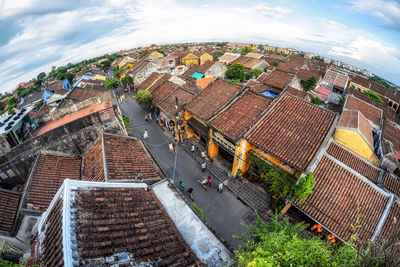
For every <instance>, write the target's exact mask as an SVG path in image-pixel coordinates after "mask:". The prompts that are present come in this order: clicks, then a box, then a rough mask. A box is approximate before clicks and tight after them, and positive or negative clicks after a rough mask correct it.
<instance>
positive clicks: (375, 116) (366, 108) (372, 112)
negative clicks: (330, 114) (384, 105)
mask: <svg viewBox="0 0 400 267" xmlns="http://www.w3.org/2000/svg"><path fill="white" fill-rule="evenodd" d="M344 109H348V110H359V111H360V112H361V113H362V114H363V115H364V116H365V117H366V118H367V119H368V120H370V121H371V122H372V123H374V124H375V125H376V126H379V125H380V121H381V117H382V110H381V109H379V108H377V107H374V106H372V105H370V104H368V103H366V102H364V101H362V100H360V99H358V98H356V97H354V96H353V95H348V96H347V100H346V105H345V106H344Z"/></svg>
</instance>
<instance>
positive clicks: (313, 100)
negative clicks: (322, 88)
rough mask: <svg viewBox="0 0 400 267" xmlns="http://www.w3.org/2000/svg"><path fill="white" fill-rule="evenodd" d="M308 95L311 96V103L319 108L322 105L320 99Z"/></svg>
mask: <svg viewBox="0 0 400 267" xmlns="http://www.w3.org/2000/svg"><path fill="white" fill-rule="evenodd" d="M308 95H309V96H310V99H311V103H313V104H315V105H318V106H319V105H321V104H322V100H321V99H319V97H318V96H313V95H312V94H308Z"/></svg>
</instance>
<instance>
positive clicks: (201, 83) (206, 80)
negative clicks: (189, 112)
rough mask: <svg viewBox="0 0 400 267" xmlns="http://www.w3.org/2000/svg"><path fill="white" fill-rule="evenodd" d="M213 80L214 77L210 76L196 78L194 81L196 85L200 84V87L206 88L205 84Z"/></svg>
mask: <svg viewBox="0 0 400 267" xmlns="http://www.w3.org/2000/svg"><path fill="white" fill-rule="evenodd" d="M213 81H214V78H213V77H210V78H202V79H198V80H197V81H196V82H197V85H198V86H200V87H201V88H203V89H204V88H206V87H207V85H208V84H209V83H211V82H213Z"/></svg>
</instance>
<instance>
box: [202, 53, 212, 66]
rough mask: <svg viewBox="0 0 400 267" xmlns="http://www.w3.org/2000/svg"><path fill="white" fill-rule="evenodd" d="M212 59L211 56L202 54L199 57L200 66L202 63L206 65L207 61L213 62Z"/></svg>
mask: <svg viewBox="0 0 400 267" xmlns="http://www.w3.org/2000/svg"><path fill="white" fill-rule="evenodd" d="M213 60H214V58H213V56H212V55H210V54H208V53H204V54H202V55H201V56H200V65H203V64H204V63H206V62H207V61H213Z"/></svg>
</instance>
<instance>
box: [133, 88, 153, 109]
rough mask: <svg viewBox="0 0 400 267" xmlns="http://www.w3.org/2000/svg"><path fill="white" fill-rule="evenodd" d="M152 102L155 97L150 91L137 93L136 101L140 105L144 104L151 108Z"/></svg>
mask: <svg viewBox="0 0 400 267" xmlns="http://www.w3.org/2000/svg"><path fill="white" fill-rule="evenodd" d="M152 100H153V95H152V94H151V92H150V91H148V90H139V91H138V92H137V93H136V101H137V102H138V104H139V105H142V104H144V105H146V106H148V107H149V106H150V105H151V101H152Z"/></svg>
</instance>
